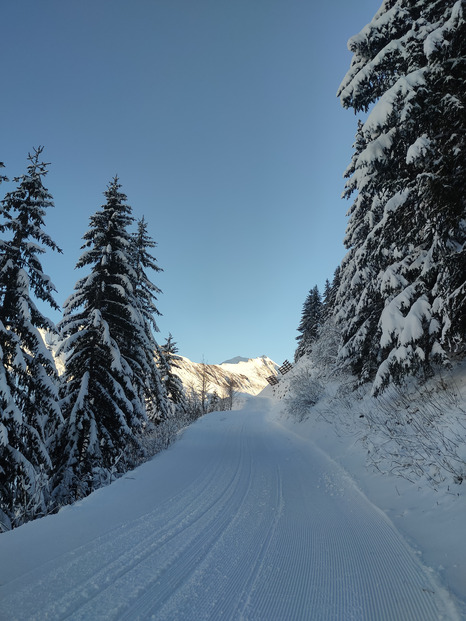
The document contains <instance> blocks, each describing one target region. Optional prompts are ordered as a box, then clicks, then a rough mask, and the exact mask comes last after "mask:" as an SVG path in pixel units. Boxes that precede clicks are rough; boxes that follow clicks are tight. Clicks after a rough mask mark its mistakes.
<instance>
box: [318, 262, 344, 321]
mask: <svg viewBox="0 0 466 621" xmlns="http://www.w3.org/2000/svg"><path fill="white" fill-rule="evenodd" d="M339 286H340V266H338V267H337V268H336V269H335V272H334V274H333V280H332V282H330V281H329V280H328V279H327V280H326V281H325V289H324V294H323V296H322V323H324V322H325V321H326V320H327V319H328V318H329V317H333V314H334V310H335V301H336V296H337V291H338V288H339Z"/></svg>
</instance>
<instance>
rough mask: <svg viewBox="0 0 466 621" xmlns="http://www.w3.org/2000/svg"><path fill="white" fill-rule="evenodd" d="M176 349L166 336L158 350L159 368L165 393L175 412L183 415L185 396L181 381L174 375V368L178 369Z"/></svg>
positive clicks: (170, 339) (169, 337) (173, 342)
mask: <svg viewBox="0 0 466 621" xmlns="http://www.w3.org/2000/svg"><path fill="white" fill-rule="evenodd" d="M177 353H178V347H177V346H176V343H175V341H174V340H173V337H172V335H171V334H169V335H168V338H167V339H166V341H165V343H164V344H163V345H162V346H161V347H160V348H159V368H160V374H161V376H162V381H163V383H164V385H165V393H166V395H167V398H168V399H169V400H170V402H171V403H173V404H174V406H175V410H176V411H178V412H180V413H184V412H186V411H187V401H186V394H185V390H184V388H183V383H182V381H181V379H180V378H179V377H178V375H176V373H174V371H173V369H174V368H179V365H178V364H177V362H178V360H181V358H180V357H179V356H177Z"/></svg>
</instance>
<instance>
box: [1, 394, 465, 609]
mask: <svg viewBox="0 0 466 621" xmlns="http://www.w3.org/2000/svg"><path fill="white" fill-rule="evenodd" d="M271 395H272V391H271V389H266V390H265V391H264V392H263V393H262V394H261V395H260V396H259V397H255V398H249V400H248V401H247V403H246V405H245V407H244V408H243V409H242V410H240V411H235V412H228V413H227V412H222V413H217V412H216V413H212V414H209V415H207V416H205V417H203V418H202V419H200V420H198V421H197V422H196V423H195V424H194V425H192V426H191V427H189V428H188V429H186V430H185V431H184V433H183V434H182V437H181V438H180V439H179V440H178V442H176V443H175V444H174V445H172V447H171V448H170V449H168V450H167V451H164V452H163V453H160V454H159V455H157V456H156V457H155V458H154V459H153V460H152V461H150V462H148V463H146V464H144V465H142V466H141V467H139V468H138V469H136V470H135V471H133V472H130V473H128V474H127V475H126V476H124V477H122V478H121V479H119V480H117V481H115V482H114V483H113V484H112V485H110V486H108V487H106V488H103V489H100V490H98V491H97V492H95V493H93V494H92V495H91V496H89V497H88V498H86V499H85V500H83V501H81V502H79V503H77V504H75V505H74V506H72V507H66V508H64V509H62V510H61V511H60V512H59V513H58V514H57V515H53V516H48V517H46V518H43V519H41V520H37V521H35V522H32V523H29V524H26V525H24V526H22V527H20V528H18V529H16V530H13V531H11V532H8V533H5V534H3V535H1V536H0V558H1V559H2V563H1V567H0V619H2V620H3V619H4V620H8V621H13V620H14V619H18V620H26V619H27V620H28V621H30V620H34V619H35V620H40V619H48V620H51V619H52V620H53V619H65V618H66V619H72V620H78V619H86V620H87V619H92V620H96V619H128V620H129V619H131V620H135V619H156V620H157V621H159V620H160V621H162V620H164V619H169V620H173V621H174V620H177V621H183V620H187V621H188V620H189V621H198V620H201V619H211V620H218V619H231V620H232V619H235V620H236V619H237V620H240V619H241V620H251V621H252V620H264V621H274V620H280V621H284V620H286V621H288V620H301V619H313V620H323V619H326V620H335V621H337V620H338V621H346V620H350V619H357V620H363V619H367V620H370V621H374V620H378V621H380V620H383V619H387V620H394V619H397V620H398V619H399V620H406V621H407V620H409V621H414V620H416V619H418V620H419V621H428V620H431V619H432V620H433V619H448V620H455V619H460V618H461V617H460V614H459V613H457V612H456V609H455V606H454V603H453V600H452V597H451V596H449V594H448V593H447V591H446V590H445V589H443V588H442V586H441V585H440V583H439V581H438V579H437V576H436V575H435V574H434V573H433V572H432V571H430V570H428V569H426V567H424V566H423V565H422V563H421V561H420V558H419V556H418V554H417V553H416V552H414V551H413V549H412V548H411V547H410V545H408V543H407V542H406V540H405V539H404V537H403V536H402V535H400V532H399V531H398V530H397V528H396V527H395V526H394V524H393V522H392V521H391V520H390V519H389V518H388V517H387V515H386V514H385V513H384V512H382V511H381V510H380V509H379V508H377V507H376V506H375V505H374V504H373V503H372V502H371V501H369V500H368V498H367V497H366V496H365V495H364V494H363V493H362V492H361V491H360V489H359V488H358V486H357V485H356V483H355V482H354V480H353V479H352V478H350V476H348V474H347V473H345V471H344V470H343V469H342V468H341V466H339V465H338V464H337V463H336V461H334V460H333V459H331V458H330V457H329V456H328V454H326V453H325V452H323V451H322V450H321V449H320V448H318V447H317V446H316V445H315V444H314V443H313V442H312V441H311V440H310V439H308V438H306V437H300V435H298V433H300V434H302V433H303V432H305V431H306V425H300V426H297V425H292V424H291V423H289V422H287V421H286V420H284V419H281V418H280V416H279V415H280V411H281V409H282V407H283V404H280V403H278V402H277V401H275V400H274V399H273V398H272V396H271ZM304 435H305V433H304ZM335 442H336V440H335V438H334V439H333V444H332V440H331V439H328V438H327V445H328V447H330V449H331V447H332V446H333V445H334V444H335ZM339 449H341V446H340V447H339ZM328 452H331V450H329V451H328ZM447 526H448V525H447ZM420 527H421V528H422V527H424V528H425V524H424V523H423V522H422V520H421V521H420ZM439 527H440V526H439V525H438V524H435V529H438V528H439ZM431 528H433V526H432V527H431ZM432 532H433V531H432ZM456 534H457V535H459V534H460V533H459V531H458V529H457V530H456Z"/></svg>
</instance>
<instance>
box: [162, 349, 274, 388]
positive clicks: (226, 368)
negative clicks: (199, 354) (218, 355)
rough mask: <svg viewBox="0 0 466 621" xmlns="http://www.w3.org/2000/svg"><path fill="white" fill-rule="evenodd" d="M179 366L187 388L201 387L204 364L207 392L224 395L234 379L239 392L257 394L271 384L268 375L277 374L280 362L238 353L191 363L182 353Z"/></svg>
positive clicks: (175, 370)
mask: <svg viewBox="0 0 466 621" xmlns="http://www.w3.org/2000/svg"><path fill="white" fill-rule="evenodd" d="M178 366H179V368H178V369H176V368H175V369H173V370H174V372H175V373H176V374H177V375H178V376H179V377H180V379H181V381H182V382H183V385H184V386H185V388H187V389H189V388H190V387H193V388H194V389H196V388H197V387H198V385H199V380H200V378H201V376H202V373H203V367H205V369H206V371H207V376H208V381H209V384H208V392H209V393H214V392H216V393H217V394H218V395H219V396H220V397H221V396H223V394H224V392H225V389H226V386H227V382H228V381H229V380H231V379H233V380H234V382H235V385H236V388H235V391H236V392H238V393H246V394H250V395H257V394H259V393H260V392H261V391H262V390H263V389H264V388H265V387H266V386H268V382H267V378H268V377H270V376H271V375H276V374H277V369H278V365H277V364H276V363H275V362H274V361H273V360H271V359H270V358H268V357H267V356H261V357H259V358H244V357H242V356H237V357H236V358H232V359H231V360H227V361H225V362H222V364H204V363H200V362H192V361H191V360H189V358H184V357H183V356H180V360H179V361H178Z"/></svg>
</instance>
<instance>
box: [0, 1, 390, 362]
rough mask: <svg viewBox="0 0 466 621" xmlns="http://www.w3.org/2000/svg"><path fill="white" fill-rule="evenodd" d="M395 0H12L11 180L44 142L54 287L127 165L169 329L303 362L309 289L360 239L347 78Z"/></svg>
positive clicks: (208, 345) (244, 352)
mask: <svg viewBox="0 0 466 621" xmlns="http://www.w3.org/2000/svg"><path fill="white" fill-rule="evenodd" d="M380 3H381V0H353V1H352V2H349V1H348V0H321V1H320V2H316V1H314V0H131V1H130V0H79V1H78V0H75V1H66V2H64V1H63V0H40V1H38V0H14V1H13V0H8V1H7V2H3V5H2V24H1V36H0V53H1V59H2V60H1V76H0V80H1V81H2V85H3V88H2V98H1V114H0V135H1V137H2V151H1V153H0V160H1V161H3V162H4V163H5V165H6V169H5V170H4V173H5V174H6V175H7V176H8V177H10V179H11V178H12V177H14V176H15V175H18V174H21V173H23V172H24V171H25V169H26V163H27V162H26V158H27V154H28V152H29V151H31V150H32V148H33V147H34V146H38V145H44V147H45V149H44V159H45V160H46V161H48V162H51V167H50V172H49V174H48V176H47V178H46V186H47V187H48V189H49V190H50V192H51V193H52V195H53V197H54V202H55V208H54V209H51V210H50V211H49V212H48V215H47V220H46V230H47V232H48V233H49V234H50V235H51V236H52V237H53V239H54V240H55V242H56V243H57V244H58V245H59V246H61V248H62V249H63V251H64V253H63V255H60V256H58V255H55V254H51V253H48V254H47V255H46V256H45V257H44V259H43V264H44V268H45V271H46V272H47V273H48V274H49V275H50V276H51V277H52V280H53V282H54V283H55V285H56V287H57V290H58V293H57V296H56V298H57V301H58V302H59V303H60V304H62V303H63V302H64V300H65V299H66V298H67V297H68V295H69V294H70V293H71V292H72V291H73V287H74V285H75V282H76V280H77V279H78V278H79V277H82V276H83V275H84V272H83V271H82V270H80V271H76V270H74V266H75V264H76V262H77V260H78V258H79V256H80V249H79V248H80V246H81V244H82V239H81V238H82V235H83V234H84V233H85V231H86V230H87V229H88V224H89V217H90V216H91V215H92V214H93V213H95V211H96V210H98V209H99V208H100V207H101V205H102V204H103V202H104V197H103V194H102V193H103V192H104V190H105V188H106V186H107V184H108V182H109V181H110V179H111V178H112V177H113V176H114V175H115V174H118V175H119V177H120V181H121V183H122V186H123V187H122V190H123V191H124V192H125V193H126V194H127V196H128V203H129V204H130V205H131V206H132V208H133V212H134V216H135V217H137V218H139V217H141V216H142V215H144V216H145V217H146V220H147V221H148V223H149V233H150V235H151V236H152V237H153V239H154V240H155V241H156V242H157V244H158V245H157V248H156V252H155V255H156V257H157V260H158V263H159V265H160V267H162V268H163V270H164V272H163V273H161V274H158V275H156V276H155V277H154V279H153V280H154V282H155V283H156V284H157V285H158V286H159V287H160V288H161V289H162V290H163V294H162V295H161V296H160V297H159V301H158V302H159V304H158V307H159V310H160V311H161V313H162V314H163V317H161V318H160V320H159V327H160V334H159V336H158V340H159V341H160V342H163V341H164V339H165V337H166V336H167V334H168V332H171V333H172V334H173V337H174V339H175V341H176V342H177V343H178V346H179V349H180V353H181V354H182V355H184V356H187V357H188V358H191V359H192V360H194V361H201V360H202V359H204V360H205V361H206V362H208V363H211V364H216V363H220V362H222V361H223V360H226V359H228V358H232V357H234V356H238V355H240V356H246V357H255V356H260V355H264V354H265V355H268V356H269V357H270V358H272V359H273V360H275V362H278V363H281V362H283V360H284V359H285V358H289V359H290V360H292V357H293V353H294V349H295V337H296V335H297V332H296V328H297V326H298V324H299V320H300V316H301V310H302V305H303V302H304V300H305V298H306V296H307V293H308V291H309V289H311V288H312V287H313V286H314V285H316V284H317V285H318V287H319V289H320V290H321V291H322V290H323V286H324V283H325V279H326V278H329V279H330V280H331V278H332V275H333V272H334V270H335V268H336V266H337V265H338V264H339V263H340V261H341V259H342V257H343V255H344V252H345V250H344V247H343V243H342V240H343V236H344V232H345V227H346V217H345V213H346V210H347V209H348V207H349V204H348V203H347V202H346V201H344V200H341V198H340V196H341V193H342V190H343V186H344V180H343V173H344V170H345V169H346V167H347V166H348V164H349V161H350V157H351V152H352V148H351V147H352V143H353V139H354V134H355V131H356V118H355V116H354V114H353V113H352V112H351V111H345V110H343V108H341V106H340V103H339V101H338V100H337V98H336V91H337V88H338V86H339V84H340V81H341V80H342V78H343V76H344V74H345V73H346V71H347V69H348V68H349V64H350V61H351V54H350V53H349V52H348V50H347V47H346V43H347V40H348V38H349V37H350V36H351V35H353V34H356V33H357V32H359V30H360V29H361V28H362V27H363V26H364V25H365V24H366V23H368V22H369V21H370V20H371V19H372V17H373V15H374V13H375V12H376V11H377V9H378V8H379V6H380ZM12 187H13V186H12V185H11V184H4V185H3V187H2V188H1V189H0V192H1V194H2V196H3V195H4V193H5V192H6V191H8V190H9V189H12ZM42 310H45V311H46V314H48V315H49V316H50V317H52V319H54V320H55V321H57V320H58V319H59V314H57V313H53V312H51V311H49V310H47V309H42Z"/></svg>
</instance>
